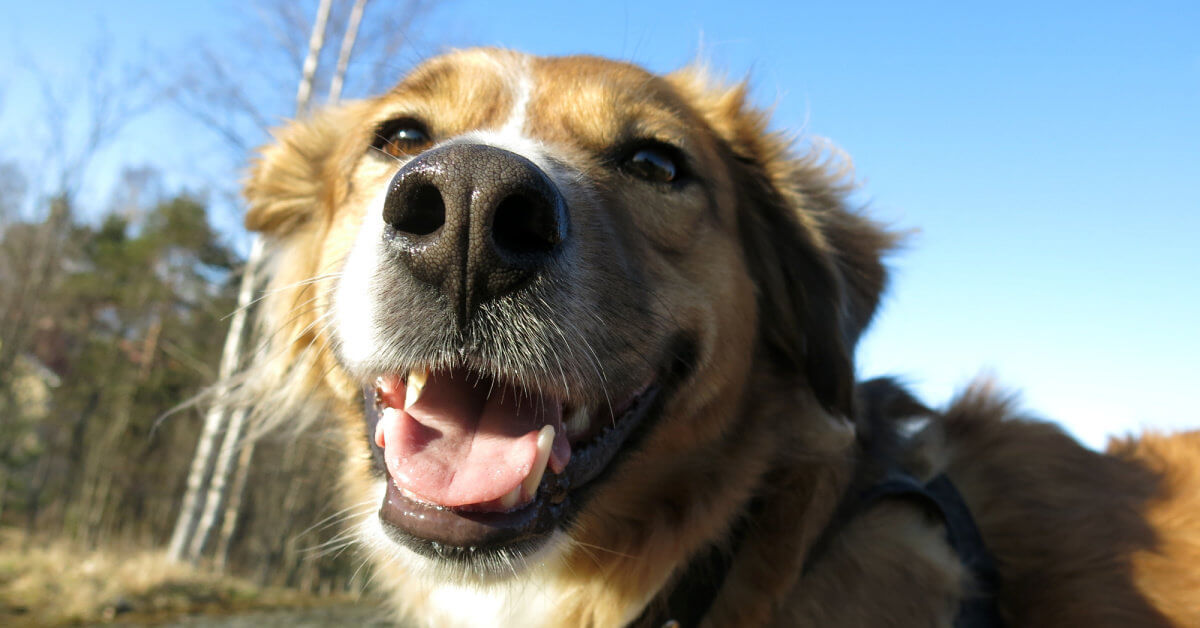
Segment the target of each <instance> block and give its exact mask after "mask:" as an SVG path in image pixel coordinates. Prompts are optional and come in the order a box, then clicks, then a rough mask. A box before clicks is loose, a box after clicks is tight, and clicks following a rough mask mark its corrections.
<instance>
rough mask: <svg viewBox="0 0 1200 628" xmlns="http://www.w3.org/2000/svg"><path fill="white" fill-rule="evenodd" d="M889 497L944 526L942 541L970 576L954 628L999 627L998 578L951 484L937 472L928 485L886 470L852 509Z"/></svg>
mask: <svg viewBox="0 0 1200 628" xmlns="http://www.w3.org/2000/svg"><path fill="white" fill-rule="evenodd" d="M889 497H895V498H909V499H914V500H916V501H918V502H920V503H921V504H922V505H924V506H925V507H926V508H928V509H929V510H930V511H931V512H933V513H934V514H935V515H937V516H938V517H939V518H941V520H942V521H943V522H944V523H945V526H946V542H947V543H949V544H950V547H951V548H952V549H953V550H954V553H956V554H958V559H959V561H961V562H962V564H963V566H964V567H966V568H967V570H968V571H970V572H971V574H972V576H974V584H975V587H974V589H973V590H972V591H969V592H967V594H966V595H964V597H963V599H962V601H961V602H959V606H958V613H957V614H956V615H955V616H954V628H1000V627H1001V626H1003V625H1004V624H1003V622H1002V621H1001V620H1000V613H999V611H998V610H997V608H996V594H997V592H998V591H999V587H1000V576H999V573H998V572H997V571H996V565H995V562H994V561H993V560H992V556H991V554H990V553H988V551H987V546H986V545H984V543H983V535H981V534H980V533H979V528H978V527H977V526H976V525H975V519H974V518H972V517H971V511H970V509H968V508H967V502H966V501H965V500H963V497H962V495H961V494H960V493H959V492H958V489H956V488H954V483H952V482H951V481H950V478H948V477H946V475H945V474H944V473H939V474H938V475H937V476H935V477H934V478H933V479H932V480H930V481H929V483H928V484H921V483H920V482H918V481H917V480H916V478H914V477H912V476H911V475H908V474H907V473H903V472H900V471H894V470H893V471H889V472H888V473H887V475H885V476H884V479H883V480H882V481H881V482H879V483H878V484H876V485H874V486H872V487H871V488H870V489H868V490H867V491H866V492H864V493H863V494H862V496H861V497H860V498H859V501H858V504H857V506H856V508H855V510H861V509H863V508H867V507H869V506H870V505H871V504H872V503H874V502H876V501H878V500H880V499H884V498H889Z"/></svg>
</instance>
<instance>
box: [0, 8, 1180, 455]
mask: <svg viewBox="0 0 1200 628" xmlns="http://www.w3.org/2000/svg"><path fill="white" fill-rule="evenodd" d="M371 1H372V2H373V3H374V2H384V0H371ZM5 4H6V6H5V8H4V9H3V12H4V14H6V15H7V16H8V19H6V20H5V21H7V22H8V25H7V26H0V35H3V36H4V39H5V43H3V44H0V56H2V58H0V159H14V158H16V157H17V155H18V154H19V153H18V151H23V150H25V149H26V148H29V147H32V146H36V145H37V143H38V142H40V141H45V138H44V135H39V133H38V132H37V131H36V130H35V129H34V127H35V126H36V125H34V124H32V123H31V122H30V121H31V120H35V119H36V114H37V107H38V105H37V97H36V96H37V92H36V88H35V84H34V83H33V81H32V80H31V77H30V70H29V65H30V64H29V63H28V61H29V60H33V61H34V62H36V64H37V67H39V68H41V70H42V71H44V72H48V73H51V74H52V75H61V76H63V77H67V76H70V73H71V70H72V68H73V67H75V66H78V64H79V59H80V58H81V55H84V54H85V51H86V49H87V43H88V42H89V41H91V40H93V39H94V38H95V34H96V33H97V31H98V27H97V25H98V23H101V22H103V23H104V24H106V27H107V30H108V31H109V32H111V33H112V34H113V35H114V39H115V40H116V41H117V42H118V54H119V55H123V56H126V57H127V58H136V57H137V56H139V55H141V54H144V52H143V51H145V50H153V51H155V53H154V54H159V55H163V57H164V58H169V57H170V56H171V55H172V54H180V53H182V52H183V51H185V50H186V49H187V47H188V46H189V44H190V43H191V42H195V41H205V42H208V43H209V44H211V45H213V46H218V47H219V46H220V45H221V42H223V41H229V38H230V37H232V36H233V35H234V34H235V33H240V32H244V24H245V23H246V16H247V14H248V13H249V11H250V10H248V9H244V8H240V7H241V6H242V5H241V4H238V3H233V2H203V3H186V4H185V3H176V2H150V1H139V2H133V1H110V2H104V3H99V2H97V3H90V2H77V3H71V2H49V1H47V2H39V3H16V2H6V3H5ZM313 4H315V3H313ZM1051 4H1053V6H1048V5H1051ZM424 32H425V34H426V37H425V39H426V40H428V41H439V40H445V41H447V42H448V43H449V44H452V45H456V46H462V45H471V44H487V45H501V46H507V47H512V48H517V49H522V50H527V51H530V52H535V53H541V54H566V53H576V52H586V53H592V54H599V55H605V56H611V57H617V58H622V59H628V60H632V61H635V62H638V63H641V64H643V65H646V66H648V67H649V68H651V69H653V70H658V71H666V70H670V69H673V68H676V67H678V66H680V65H682V64H685V63H687V62H688V61H691V60H693V59H695V58H697V57H698V56H699V57H702V58H704V59H707V60H708V61H709V62H710V63H711V65H712V66H713V67H715V68H717V69H720V70H723V71H725V72H727V73H728V74H729V75H730V76H733V77H741V76H747V75H748V76H750V77H751V81H752V84H753V86H754V94H755V98H756V100H757V102H759V103H760V104H762V105H765V106H771V107H773V109H774V112H775V116H774V119H775V126H776V127H777V128H781V129H803V130H804V131H805V132H806V133H808V134H811V135H819V136H823V137H827V138H829V139H831V140H832V141H833V142H835V143H836V144H837V145H839V146H841V147H842V148H843V149H845V150H846V151H847V152H848V153H849V154H850V155H851V156H852V157H853V158H854V162H855V165H856V171H857V174H858V177H859V179H860V181H861V182H862V191H861V192H860V194H859V200H861V201H862V202H863V203H865V204H868V205H869V211H870V213H871V214H872V215H873V216H875V217H877V218H878V219H880V220H883V221H885V222H887V223H889V224H891V225H894V226H895V227H897V228H900V229H905V230H913V232H914V233H913V236H912V237H911V238H910V241H909V245H908V247H907V249H906V250H905V251H903V252H902V253H900V254H899V255H897V256H896V257H894V258H893V260H892V267H893V269H894V271H895V274H894V279H893V283H892V289H891V292H890V295H889V296H888V298H887V300H886V302H885V306H884V308H883V310H882V311H881V314H880V316H879V317H878V318H877V320H876V324H875V326H874V327H873V329H872V331H871V332H870V334H869V335H868V336H867V338H866V340H865V342H864V344H863V346H862V348H861V350H860V373H861V374H862V375H864V376H870V375H877V374H883V373H887V374H895V375H900V376H902V377H904V378H905V379H906V380H907V381H909V382H910V383H911V384H912V385H913V386H914V387H916V389H917V390H918V391H920V392H921V393H922V394H923V395H924V396H925V397H926V399H927V400H929V401H931V402H934V403H943V402H945V401H946V400H947V399H948V398H949V397H950V396H951V395H952V394H953V392H954V391H955V390H956V389H958V388H961V387H962V386H963V385H964V384H965V383H966V382H968V381H969V380H970V379H971V378H972V377H974V376H976V375H977V374H979V373H982V372H990V373H992V374H993V375H994V376H995V377H996V378H997V379H998V380H999V381H1000V382H1001V383H1002V384H1004V385H1006V386H1008V387H1011V388H1012V389H1014V390H1017V391H1020V392H1021V393H1022V394H1023V398H1024V400H1025V402H1026V406H1027V407H1028V408H1030V409H1031V410H1032V411H1033V412H1035V413H1037V414H1039V415H1042V416H1045V417H1047V418H1053V419H1055V420H1059V421H1060V422H1062V423H1063V424H1065V425H1066V426H1068V428H1069V429H1070V430H1072V431H1073V432H1074V433H1075V434H1077V435H1078V436H1080V437H1081V438H1083V439H1084V440H1085V441H1086V442H1087V443H1089V444H1091V445H1093V446H1101V445H1102V444H1103V442H1104V438H1105V435H1106V434H1111V433H1122V432H1126V431H1130V430H1135V429H1138V428H1140V427H1142V426H1156V427H1172V426H1174V427H1186V426H1200V412H1197V411H1196V410H1195V409H1194V407H1193V405H1192V404H1191V401H1192V399H1193V398H1194V396H1195V392H1196V391H1197V389H1198V386H1197V382H1200V360H1198V359H1197V356H1198V355H1200V331H1197V329H1200V325H1197V323H1196V321H1197V320H1200V294H1198V290H1197V286H1198V285H1200V246H1198V245H1197V240H1198V239H1200V37H1198V36H1197V33H1198V32H1200V3H1197V2H1190V1H1189V2H1149V3H1138V4H1137V6H1136V7H1135V6H1134V3H1116V2H1056V3H1035V2H1006V3H988V4H984V3H922V2H865V3H850V2H843V3H812V2H779V3H751V2H735V3H730V2H727V1H726V2H700V1H693V2H629V1H621V0H608V1H605V2H562V1H557V2H485V1H467V0H458V1H455V2H451V3H449V4H448V5H447V6H445V7H443V8H441V9H439V10H438V11H436V12H435V13H434V14H433V15H432V16H431V17H430V19H429V20H428V21H426V22H425V23H424ZM437 49H438V46H437V45H431V44H423V45H420V46H416V47H413V48H408V49H406V50H404V51H403V52H402V53H401V54H400V56H399V58H398V59H397V67H401V66H404V65H407V64H410V63H411V62H413V61H414V60H417V59H419V58H421V57H423V56H427V55H428V54H431V53H434V52H436V51H437ZM164 137H166V138H170V139H169V141H164V139H163V138H164ZM205 142H211V140H205V139H203V138H200V137H198V136H194V134H191V133H188V132H187V123H186V122H185V121H184V120H183V119H181V118H179V117H178V116H172V115H171V114H170V113H169V112H157V113H155V114H154V115H152V116H149V117H148V118H147V119H145V120H141V121H139V122H138V124H135V125H133V126H131V127H130V128H129V129H128V130H127V132H126V133H124V134H123V135H122V136H121V138H120V139H119V141H118V142H117V143H115V144H114V145H113V147H112V148H111V149H109V150H107V151H105V153H104V154H103V155H102V156H101V159H100V161H99V162H98V163H97V167H96V168H95V171H94V176H93V177H92V179H91V183H90V184H89V185H90V187H89V188H87V189H89V190H90V191H91V194H92V196H93V197H95V198H102V197H104V195H105V194H106V193H107V192H106V191H105V190H103V189H102V182H103V181H105V180H107V179H110V178H111V173H112V172H115V171H116V170H117V169H118V168H120V167H121V166H122V165H124V164H140V163H155V164H158V165H160V167H162V168H164V169H165V170H167V172H168V175H169V180H170V181H171V182H172V183H176V184H191V185H196V184H197V183H196V181H197V180H198V179H197V178H196V176H195V172H194V171H195V170H196V169H198V168H200V166H197V165H196V164H200V163H204V155H205V154H206V151H210V150H212V148H211V145H210V144H206V143H205Z"/></svg>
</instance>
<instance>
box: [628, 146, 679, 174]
mask: <svg viewBox="0 0 1200 628" xmlns="http://www.w3.org/2000/svg"><path fill="white" fill-rule="evenodd" d="M678 162H679V159H678V157H677V156H676V154H675V150H674V149H673V148H672V147H669V146H644V147H642V148H639V149H637V150H636V151H634V153H633V154H632V155H630V156H629V158H628V159H626V160H625V163H624V164H623V165H622V168H624V170H625V171H626V172H628V173H629V174H632V175H633V176H635V177H638V178H639V179H645V180H646V181H651V182H653V183H671V182H673V181H675V180H676V179H677V178H678V177H679V163H678Z"/></svg>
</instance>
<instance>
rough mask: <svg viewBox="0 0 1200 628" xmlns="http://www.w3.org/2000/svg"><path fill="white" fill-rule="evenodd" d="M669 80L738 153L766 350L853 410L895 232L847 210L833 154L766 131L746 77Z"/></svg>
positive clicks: (835, 407) (742, 221) (744, 235)
mask: <svg viewBox="0 0 1200 628" xmlns="http://www.w3.org/2000/svg"><path fill="white" fill-rule="evenodd" d="M670 78H671V80H672V82H673V83H675V84H676V86H677V87H680V88H681V90H682V91H684V92H685V93H687V94H689V95H690V96H691V97H692V98H691V100H692V102H693V103H694V106H695V107H696V108H697V111H698V113H700V115H701V116H702V117H704V118H705V120H706V121H707V122H708V123H709V125H710V126H711V127H712V128H713V130H714V131H715V132H716V133H717V135H718V137H719V138H720V139H721V141H722V142H723V143H724V144H725V146H726V147H727V148H728V150H729V152H730V155H729V157H728V159H729V161H730V162H731V167H732V168H733V170H734V172H733V178H734V181H735V184H736V185H738V186H739V188H740V189H739V190H738V198H739V199H740V201H739V202H740V204H741V206H740V207H739V208H738V225H737V227H738V231H739V235H740V237H741V240H742V248H743V250H744V252H745V256H746V265H747V268H748V270H749V272H750V275H751V277H752V278H753V280H754V282H755V286H756V288H757V294H758V310H759V314H758V316H759V322H758V324H759V340H760V343H761V345H762V349H763V351H764V354H765V357H766V358H767V359H769V360H770V361H771V362H772V363H773V364H774V365H775V366H776V367H777V368H780V369H781V370H783V371H784V372H793V373H798V374H802V375H803V376H804V377H805V379H807V381H808V383H809V385H810V386H811V387H812V389H813V390H814V392H815V394H816V396H817V399H818V400H819V401H820V402H821V404H822V406H824V407H825V408H826V409H828V410H830V411H832V412H835V413H836V414H839V415H841V416H845V417H853V416H854V380H855V370H854V348H855V345H856V344H857V342H858V338H859V336H860V335H861V334H862V332H863V330H864V329H865V328H866V326H867V325H868V324H869V323H870V321H871V318H872V316H873V315H874V313H875V309H876V307H877V305H878V303H879V298H880V295H881V294H882V292H883V289H884V286H885V283H886V271H885V269H884V267H883V264H882V261H881V258H882V255H883V253H884V252H885V251H887V250H888V249H890V248H891V247H892V246H893V245H894V243H895V238H894V237H893V236H892V235H890V234H888V233H887V232H885V231H884V230H883V229H881V228H880V227H879V226H877V225H875V224H874V223H872V222H871V221H869V220H867V219H866V218H863V217H861V216H858V215H856V214H854V213H852V212H851V211H849V210H848V209H847V207H846V196H847V194H848V193H849V190H850V185H849V184H848V183H846V182H845V181H846V180H847V179H848V176H847V175H848V172H844V171H839V169H838V168H836V167H835V166H836V165H837V161H836V160H833V159H829V158H827V157H826V156H827V154H828V153H827V152H822V151H820V150H816V151H815V154H813V155H810V156H796V155H794V154H793V153H792V150H791V142H789V141H788V140H787V139H786V138H784V137H782V136H780V135H778V134H774V133H770V132H768V131H767V116H766V115H765V114H764V113H762V112H760V111H757V110H754V109H752V108H750V107H748V106H747V105H746V104H745V101H746V87H745V84H741V85H737V86H734V87H718V88H713V87H712V86H711V85H710V84H709V82H708V80H707V79H706V78H705V77H704V76H703V73H702V72H700V71H697V70H685V71H683V72H680V73H677V74H675V75H672V76H671V77H670ZM843 170H845V169H843Z"/></svg>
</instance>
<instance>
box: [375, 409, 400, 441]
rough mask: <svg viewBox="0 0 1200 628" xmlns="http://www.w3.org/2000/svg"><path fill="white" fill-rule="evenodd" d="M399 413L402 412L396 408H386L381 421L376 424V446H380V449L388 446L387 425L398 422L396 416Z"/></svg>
mask: <svg viewBox="0 0 1200 628" xmlns="http://www.w3.org/2000/svg"><path fill="white" fill-rule="evenodd" d="M399 412H400V411H399V410H397V409H395V408H384V409H383V414H381V415H380V416H379V421H378V422H377V423H375V444H376V445H379V447H380V448H384V447H386V446H387V440H386V437H385V433H386V432H387V425H388V423H392V422H394V421H395V420H396V418H397V416H396V415H397V414H399Z"/></svg>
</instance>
